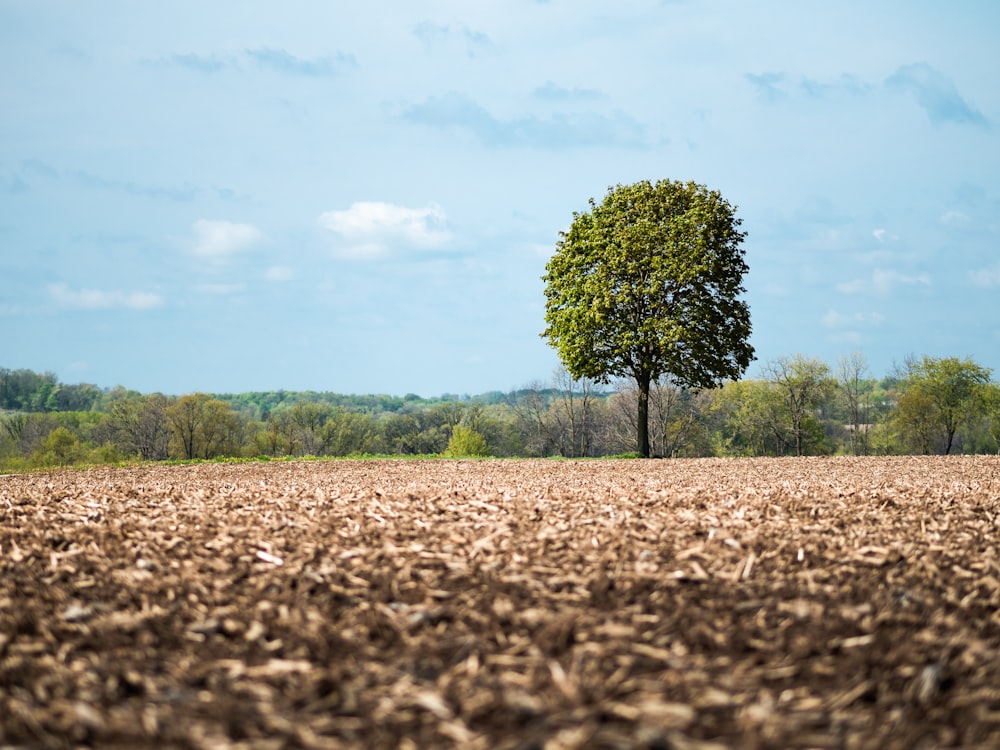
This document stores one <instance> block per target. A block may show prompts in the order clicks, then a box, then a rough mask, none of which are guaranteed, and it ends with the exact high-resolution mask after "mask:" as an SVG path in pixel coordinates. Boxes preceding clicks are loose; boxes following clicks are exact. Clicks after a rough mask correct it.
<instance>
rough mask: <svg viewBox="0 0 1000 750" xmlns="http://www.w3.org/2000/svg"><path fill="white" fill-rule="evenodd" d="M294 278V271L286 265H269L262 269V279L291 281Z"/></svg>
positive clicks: (278, 281)
mask: <svg viewBox="0 0 1000 750" xmlns="http://www.w3.org/2000/svg"><path fill="white" fill-rule="evenodd" d="M293 278H295V272H294V271H293V270H292V269H291V268H289V267H288V266H271V267H270V268H268V269H267V270H266V271H264V280H265V281H270V282H272V283H280V282H283V281H291V280H292V279H293Z"/></svg>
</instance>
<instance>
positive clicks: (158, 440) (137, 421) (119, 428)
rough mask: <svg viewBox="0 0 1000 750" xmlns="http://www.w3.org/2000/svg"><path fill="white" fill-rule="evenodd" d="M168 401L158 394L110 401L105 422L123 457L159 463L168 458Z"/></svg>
mask: <svg viewBox="0 0 1000 750" xmlns="http://www.w3.org/2000/svg"><path fill="white" fill-rule="evenodd" d="M169 406H170V400H169V399H168V398H167V397H166V396H164V395H163V394H161V393H153V394H150V395H148V396H126V397H124V398H119V399H116V400H115V401H112V402H111V405H110V406H109V407H108V413H109V417H108V421H109V425H110V428H111V438H112V442H113V443H114V444H115V445H116V446H117V447H118V448H119V449H120V450H121V451H122V452H123V453H125V454H126V455H138V456H139V457H140V458H143V459H145V460H146V461H162V460H163V459H165V458H167V456H169V455H170V427H169V425H168V423H167V408H168V407H169Z"/></svg>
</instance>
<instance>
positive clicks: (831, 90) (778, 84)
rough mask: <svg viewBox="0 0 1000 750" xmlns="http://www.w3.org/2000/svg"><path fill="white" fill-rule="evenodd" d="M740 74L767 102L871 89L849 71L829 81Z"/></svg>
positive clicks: (771, 74)
mask: <svg viewBox="0 0 1000 750" xmlns="http://www.w3.org/2000/svg"><path fill="white" fill-rule="evenodd" d="M743 77H744V78H745V79H746V80H747V81H748V82H749V83H750V84H751V86H753V88H754V89H755V90H756V91H757V93H758V94H759V95H760V96H761V98H763V99H766V100H768V101H777V100H779V99H785V98H789V97H796V96H799V97H807V98H810V99H823V98H826V97H830V96H834V95H839V94H849V95H862V94H867V93H869V92H870V91H872V90H873V88H874V86H872V85H871V84H870V83H866V82H865V81H863V80H861V79H860V78H858V77H857V76H855V75H852V74H850V73H842V74H841V75H839V76H838V77H836V78H834V79H832V80H828V81H820V80H817V79H815V78H807V77H805V76H797V77H796V76H790V75H788V74H786V73H784V72H778V71H768V72H764V73H746V74H744V76H743Z"/></svg>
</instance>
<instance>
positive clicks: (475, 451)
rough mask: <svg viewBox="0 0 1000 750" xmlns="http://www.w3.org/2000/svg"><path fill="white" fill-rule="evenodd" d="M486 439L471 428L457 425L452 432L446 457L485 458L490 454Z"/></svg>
mask: <svg viewBox="0 0 1000 750" xmlns="http://www.w3.org/2000/svg"><path fill="white" fill-rule="evenodd" d="M489 451H490V449H489V447H488V446H487V445H486V438H484V437H483V436H482V435H481V434H480V433H478V432H476V431H475V430H473V429H472V428H471V427H466V426H465V425H461V424H457V425H455V427H454V429H452V431H451V439H450V440H449V441H448V449H447V450H446V451H445V455H446V456H449V457H451V458H457V457H459V456H485V455H488V454H489Z"/></svg>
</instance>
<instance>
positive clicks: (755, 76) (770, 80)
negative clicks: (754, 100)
mask: <svg viewBox="0 0 1000 750" xmlns="http://www.w3.org/2000/svg"><path fill="white" fill-rule="evenodd" d="M743 77H744V78H745V79H746V80H747V81H749V82H750V84H751V85H752V86H753V87H754V89H755V90H756V91H757V93H758V94H759V95H760V96H762V97H763V98H765V99H771V100H773V99H778V98H780V97H782V96H785V95H786V93H787V92H786V90H785V86H784V83H785V74H784V73H773V72H771V73H746V74H745V75H744V76H743Z"/></svg>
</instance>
